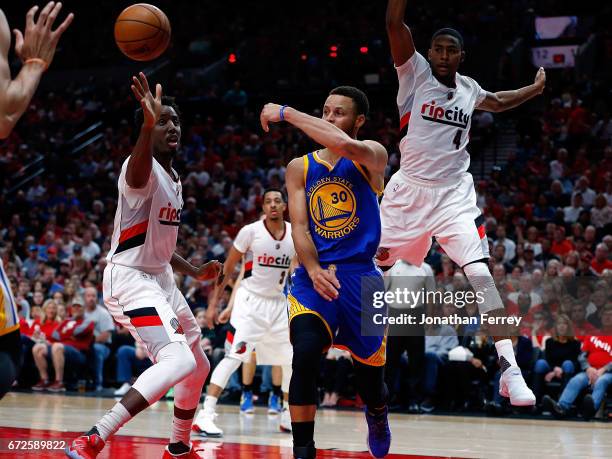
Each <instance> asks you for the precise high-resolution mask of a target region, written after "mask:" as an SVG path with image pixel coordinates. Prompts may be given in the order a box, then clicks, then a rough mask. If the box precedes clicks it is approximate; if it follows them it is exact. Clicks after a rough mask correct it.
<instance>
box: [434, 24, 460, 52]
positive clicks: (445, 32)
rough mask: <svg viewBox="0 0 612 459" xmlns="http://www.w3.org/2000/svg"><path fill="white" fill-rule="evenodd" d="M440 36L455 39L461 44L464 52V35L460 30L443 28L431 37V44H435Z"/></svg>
mask: <svg viewBox="0 0 612 459" xmlns="http://www.w3.org/2000/svg"><path fill="white" fill-rule="evenodd" d="M440 35H450V36H451V37H455V38H456V39H457V41H458V42H459V46H460V47H461V49H462V50H463V35H461V34H460V33H459V31H458V30H455V29H453V28H451V27H443V28H442V29H440V30H437V31H436V32H434V34H433V35H432V37H431V42H433V41H434V40H435V39H436V37H439V36H440Z"/></svg>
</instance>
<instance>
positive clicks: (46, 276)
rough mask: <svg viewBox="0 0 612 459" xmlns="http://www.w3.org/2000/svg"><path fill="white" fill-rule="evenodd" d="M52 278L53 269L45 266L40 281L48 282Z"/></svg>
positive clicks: (53, 275)
mask: <svg viewBox="0 0 612 459" xmlns="http://www.w3.org/2000/svg"><path fill="white" fill-rule="evenodd" d="M54 278H55V269H53V268H46V269H45V271H44V273H43V278H42V281H43V282H45V283H50V282H53V279H54Z"/></svg>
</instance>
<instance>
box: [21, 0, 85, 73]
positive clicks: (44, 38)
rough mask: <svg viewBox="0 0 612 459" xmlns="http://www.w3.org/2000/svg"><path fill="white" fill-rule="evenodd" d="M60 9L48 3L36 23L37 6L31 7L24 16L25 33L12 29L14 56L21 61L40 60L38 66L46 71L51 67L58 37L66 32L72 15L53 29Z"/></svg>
mask: <svg viewBox="0 0 612 459" xmlns="http://www.w3.org/2000/svg"><path fill="white" fill-rule="evenodd" d="M61 9H62V4H61V3H60V2H58V3H55V2H49V3H47V4H46V5H45V7H44V8H43V9H42V11H41V12H40V14H39V15H38V18H37V19H36V21H34V16H36V13H37V12H38V10H39V7H38V6H33V7H32V8H30V10H29V11H28V12H27V14H26V26H25V32H24V33H21V31H20V30H19V29H14V30H13V33H14V34H15V54H17V56H18V57H19V58H20V59H21V60H22V61H23V62H26V61H28V59H41V60H42V61H43V62H40V63H39V64H40V65H43V66H44V68H45V69H46V68H47V67H48V66H49V65H51V61H52V60H53V56H54V55H55V49H56V48H57V43H58V42H59V39H60V37H61V36H62V34H63V33H64V32H65V31H66V29H67V28H68V26H69V25H70V23H71V22H72V20H73V19H74V14H72V13H70V14H69V15H68V16H66V19H64V21H63V22H62V23H61V24H60V25H59V26H58V27H57V28H56V29H55V30H52V28H53V23H54V22H55V20H56V19H57V16H58V15H59V13H60V10H61Z"/></svg>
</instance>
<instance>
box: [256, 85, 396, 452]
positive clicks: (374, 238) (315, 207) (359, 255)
mask: <svg viewBox="0 0 612 459" xmlns="http://www.w3.org/2000/svg"><path fill="white" fill-rule="evenodd" d="M368 107H369V103H368V99H367V97H366V95H365V94H364V93H363V92H362V91H360V90H359V89H357V88H353V87H350V86H341V87H338V88H336V89H334V90H332V91H331V92H330V94H329V96H328V98H327V100H326V101H325V105H324V107H323V118H322V119H321V118H315V117H313V116H310V115H307V114H305V113H302V112H299V111H297V110H295V109H293V108H291V107H287V106H280V105H276V104H267V105H266V106H265V107H264V108H263V110H262V112H261V124H262V127H263V128H264V130H265V131H268V130H269V126H268V124H269V123H271V122H279V121H287V122H288V123H290V124H292V125H294V126H295V127H297V128H298V129H300V130H302V131H303V132H304V133H305V134H306V135H308V136H309V137H311V138H312V139H313V140H314V141H315V142H317V143H319V144H321V145H323V146H324V147H325V148H324V149H322V150H318V151H315V152H313V153H309V154H308V155H305V156H303V157H301V158H296V159H294V160H293V161H291V162H290V163H289V166H288V167H287V174H286V181H287V192H288V194H289V214H290V216H291V225H292V236H293V242H294V245H295V249H296V252H297V254H298V257H299V261H300V267H299V268H298V269H297V270H296V271H295V273H294V275H293V276H292V286H291V290H290V293H289V297H288V299H289V320H290V325H289V329H290V333H291V343H292V344H293V375H292V378H291V385H290V389H289V408H290V411H291V419H292V423H291V424H292V429H293V445H294V446H293V454H294V456H295V457H296V458H314V457H316V449H315V446H314V441H313V437H314V418H315V412H316V407H317V375H318V374H319V362H320V357H321V354H322V353H323V352H325V351H326V350H327V349H329V347H330V346H332V345H334V346H335V347H340V348H344V349H347V350H348V351H350V353H351V356H352V358H353V362H354V367H355V373H356V386H357V391H358V392H359V395H360V396H361V398H362V399H363V401H364V402H365V404H366V410H365V413H366V420H367V423H368V439H367V442H368V448H369V450H370V452H371V453H372V455H373V456H374V457H384V456H385V455H386V454H387V453H388V451H389V446H390V443H391V432H390V430H389V424H388V422H387V411H388V410H387V388H386V386H385V384H384V378H383V368H384V364H385V343H386V336H385V329H384V327H383V326H377V325H375V323H374V320H372V318H373V316H374V314H380V313H384V312H385V311H384V308H383V310H382V311H381V310H380V309H376V308H374V306H373V304H372V301H371V299H372V294H373V291H374V290H378V291H382V290H384V284H383V279H382V273H381V272H380V270H379V269H378V268H377V267H376V266H375V264H374V261H373V259H374V256H375V254H376V249H377V247H378V243H379V240H380V231H381V224H380V213H379V207H378V195H379V194H380V193H381V192H382V189H383V186H384V171H385V167H386V165H387V151H386V150H385V148H384V147H383V146H382V145H381V144H380V143H378V142H375V141H372V140H364V141H360V140H357V139H356V137H357V133H358V131H359V129H360V128H361V126H363V124H364V123H365V120H366V116H367V113H368Z"/></svg>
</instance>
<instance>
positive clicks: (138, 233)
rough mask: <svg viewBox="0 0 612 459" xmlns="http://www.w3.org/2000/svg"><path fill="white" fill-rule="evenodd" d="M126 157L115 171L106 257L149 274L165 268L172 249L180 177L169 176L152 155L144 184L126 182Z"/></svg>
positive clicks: (178, 216)
mask: <svg viewBox="0 0 612 459" xmlns="http://www.w3.org/2000/svg"><path fill="white" fill-rule="evenodd" d="M128 161H129V158H128V159H127V160H126V161H125V162H124V163H123V166H122V167H121V174H120V175H119V184H118V187H119V202H118V205H117V213H116V214H115V228H114V231H113V239H112V245H111V250H110V252H109V253H108V256H107V257H106V259H107V260H108V261H109V262H111V263H114V264H118V265H124V266H128V267H131V268H136V269H139V270H142V271H145V272H148V273H151V274H159V273H161V272H163V271H164V270H165V269H166V266H167V265H168V263H169V262H170V259H171V258H172V254H173V253H174V251H175V249H176V239H177V236H178V229H179V225H180V220H181V209H182V208H183V197H182V188H181V181H180V179H179V178H178V174H177V173H176V172H175V171H174V170H172V173H173V175H174V177H171V176H170V175H169V174H168V173H167V172H166V171H165V170H164V168H163V167H162V166H161V165H160V164H159V163H158V162H157V161H156V160H155V158H153V163H152V168H151V175H150V176H149V181H148V182H147V184H146V185H145V187H144V188H139V189H136V188H131V187H130V186H129V185H128V184H127V182H126V178H125V175H126V170H127V165H128Z"/></svg>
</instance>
